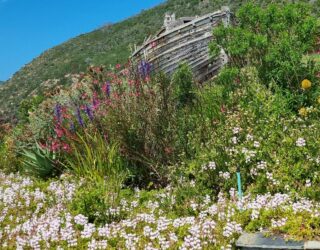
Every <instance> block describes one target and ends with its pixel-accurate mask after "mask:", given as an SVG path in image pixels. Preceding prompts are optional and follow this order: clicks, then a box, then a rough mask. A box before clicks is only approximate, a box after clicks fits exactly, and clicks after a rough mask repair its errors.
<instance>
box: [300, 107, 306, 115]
mask: <svg viewBox="0 0 320 250" xmlns="http://www.w3.org/2000/svg"><path fill="white" fill-rule="evenodd" d="M299 115H301V116H307V115H308V110H307V109H306V108H304V107H302V108H301V109H299Z"/></svg>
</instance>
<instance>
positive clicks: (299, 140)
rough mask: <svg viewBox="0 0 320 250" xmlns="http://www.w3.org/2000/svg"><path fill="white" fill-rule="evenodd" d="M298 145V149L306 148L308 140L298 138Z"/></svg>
mask: <svg viewBox="0 0 320 250" xmlns="http://www.w3.org/2000/svg"><path fill="white" fill-rule="evenodd" d="M296 145H297V146H298V147H304V146H306V140H305V139H303V138H301V137H300V138H298V140H297V141H296Z"/></svg>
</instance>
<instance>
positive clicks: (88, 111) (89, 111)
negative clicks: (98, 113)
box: [85, 104, 94, 121]
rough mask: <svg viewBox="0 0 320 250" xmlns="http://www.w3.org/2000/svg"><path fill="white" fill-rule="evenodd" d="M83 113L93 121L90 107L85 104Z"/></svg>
mask: <svg viewBox="0 0 320 250" xmlns="http://www.w3.org/2000/svg"><path fill="white" fill-rule="evenodd" d="M85 112H86V114H87V116H88V117H89V119H90V121H93V118H94V117H93V112H92V109H91V107H90V106H89V105H88V104H87V105H86V107H85Z"/></svg>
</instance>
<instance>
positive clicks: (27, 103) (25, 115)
mask: <svg viewBox="0 0 320 250" xmlns="http://www.w3.org/2000/svg"><path fill="white" fill-rule="evenodd" d="M43 100H44V97H43V96H34V97H32V98H30V99H25V100H23V101H22V102H21V103H20V105H19V110H18V117H19V121H20V123H21V124H25V123H27V122H28V121H29V116H30V113H32V112H34V111H35V110H36V109H37V108H38V107H39V104H40V103H41V102H43Z"/></svg>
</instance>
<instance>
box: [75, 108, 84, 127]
mask: <svg viewBox="0 0 320 250" xmlns="http://www.w3.org/2000/svg"><path fill="white" fill-rule="evenodd" d="M76 116H77V119H78V122H79V124H80V126H81V127H84V122H83V119H82V117H81V113H80V109H79V107H77V111H76Z"/></svg>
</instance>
